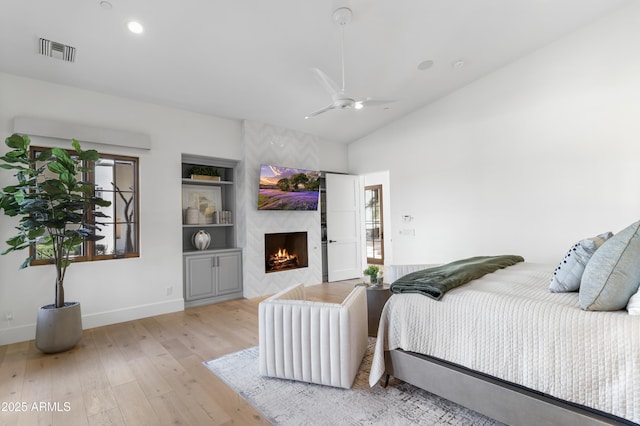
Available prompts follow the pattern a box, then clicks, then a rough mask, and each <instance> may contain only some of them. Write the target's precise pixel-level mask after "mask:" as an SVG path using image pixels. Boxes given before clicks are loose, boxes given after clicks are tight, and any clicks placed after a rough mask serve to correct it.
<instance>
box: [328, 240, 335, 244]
mask: <svg viewBox="0 0 640 426" xmlns="http://www.w3.org/2000/svg"><path fill="white" fill-rule="evenodd" d="M329 242H330V243H337V241H336V240H329Z"/></svg>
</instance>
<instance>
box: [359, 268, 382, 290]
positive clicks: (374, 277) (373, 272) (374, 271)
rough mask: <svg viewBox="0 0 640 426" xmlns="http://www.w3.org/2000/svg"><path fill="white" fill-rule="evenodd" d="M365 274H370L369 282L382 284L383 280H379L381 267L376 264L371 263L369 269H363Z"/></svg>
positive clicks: (377, 284) (374, 284)
mask: <svg viewBox="0 0 640 426" xmlns="http://www.w3.org/2000/svg"><path fill="white" fill-rule="evenodd" d="M362 272H363V273H364V274H365V276H369V282H370V283H371V285H372V286H376V287H377V286H379V285H382V282H378V273H379V272H380V267H379V266H376V265H369V267H367V269H365V270H364V271H362Z"/></svg>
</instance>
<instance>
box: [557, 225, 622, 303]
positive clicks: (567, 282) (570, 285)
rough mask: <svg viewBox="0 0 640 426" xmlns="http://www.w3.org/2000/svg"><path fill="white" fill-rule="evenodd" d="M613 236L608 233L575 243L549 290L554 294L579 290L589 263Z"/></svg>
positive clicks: (559, 267) (558, 267)
mask: <svg viewBox="0 0 640 426" xmlns="http://www.w3.org/2000/svg"><path fill="white" fill-rule="evenodd" d="M612 235H613V234H612V233H611V232H606V233H604V234H600V235H597V236H595V237H593V238H587V239H584V240H580V241H578V242H577V243H575V244H574V245H573V247H571V248H570V249H569V252H568V253H567V254H566V256H565V257H564V259H562V261H561V262H560V264H559V265H558V266H557V267H556V269H555V271H553V276H552V277H551V283H550V284H549V290H550V291H551V292H552V293H566V292H570V291H576V290H578V288H580V280H581V279H582V273H583V272H584V268H585V266H586V265H587V262H589V259H591V256H593V253H595V252H596V250H597V249H598V248H599V247H600V246H601V245H602V244H603V243H604V242H605V241H607V240H608V239H609V238H611V236H612Z"/></svg>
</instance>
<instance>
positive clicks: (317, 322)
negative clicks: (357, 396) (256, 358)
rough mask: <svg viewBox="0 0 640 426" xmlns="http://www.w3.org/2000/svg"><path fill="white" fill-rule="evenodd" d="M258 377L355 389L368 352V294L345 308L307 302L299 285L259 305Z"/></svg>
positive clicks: (356, 293)
mask: <svg viewBox="0 0 640 426" xmlns="http://www.w3.org/2000/svg"><path fill="white" fill-rule="evenodd" d="M258 311H259V315H258V322H259V341H260V374H261V375H263V376H270V377H279V378H283V379H290V380H299V381H303V382H309V383H318V384H321V385H328V386H335V387H341V388H347V389H348V388H351V386H352V385H353V381H354V379H355V377H356V373H357V372H358V368H359V367H360V363H361V361H362V358H363V357H364V353H365V351H366V349H367V293H366V290H365V287H361V286H360V287H355V288H354V289H353V290H352V291H351V293H349V295H348V296H347V297H346V298H345V299H344V301H343V302H342V303H323V302H315V301H309V300H304V285H302V284H297V285H294V286H292V287H289V288H288V289H286V290H283V291H281V292H280V293H278V294H275V295H274V296H271V297H269V298H268V299H265V300H264V301H262V302H260V304H259V308H258Z"/></svg>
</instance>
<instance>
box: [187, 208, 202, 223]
mask: <svg viewBox="0 0 640 426" xmlns="http://www.w3.org/2000/svg"><path fill="white" fill-rule="evenodd" d="M198 213H199V212H198V209H197V208H195V207H189V208H187V211H186V212H185V223H186V224H187V225H197V224H198Z"/></svg>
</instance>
